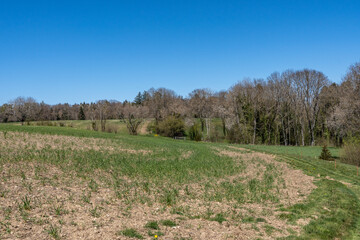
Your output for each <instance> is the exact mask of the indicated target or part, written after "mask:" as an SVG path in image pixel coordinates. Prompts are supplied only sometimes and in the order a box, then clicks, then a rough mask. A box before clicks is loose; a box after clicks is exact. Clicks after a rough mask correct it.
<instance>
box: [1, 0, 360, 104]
mask: <svg viewBox="0 0 360 240" xmlns="http://www.w3.org/2000/svg"><path fill="white" fill-rule="evenodd" d="M358 61H360V1H359V0H354V1H346V0H338V1H331V0H324V1H315V0H313V1H306V0H298V1H295V0H286V1H285V0H284V1H270V0H269V1H255V0H254V1H250V0H249V1H240V0H235V1H232V0H219V1H211V0H204V1H197V0H179V1H175V0H164V1H160V0H152V1H150V0H144V1H139V0H126V1H125V0H123V1H121V0H117V1H100V0H99V1H91V0H86V1H80V0H71V1H66V0H51V1H50V0H44V1H31V0H26V1H17V0H0V86H1V94H0V104H3V103H5V102H8V101H9V100H12V99H14V98H16V97H18V96H25V97H27V96H31V97H33V98H35V99H36V100H37V101H45V102H46V103H49V104H56V103H60V102H61V103H65V102H68V103H79V102H83V101H86V102H89V101H96V100H99V99H109V100H110V99H115V100H119V101H123V100H124V99H128V100H133V99H134V97H135V95H136V94H137V93H138V92H139V91H143V90H147V89H149V88H150V87H155V88H158V87H166V88H169V89H172V90H174V91H175V92H177V93H178V94H180V95H183V96H187V94H188V93H189V92H191V91H192V90H194V89H196V88H210V89H212V90H214V91H218V90H225V89H228V88H229V87H231V86H232V85H233V84H235V83H236V82H237V81H239V80H242V79H243V78H245V77H251V78H266V77H267V76H269V75H270V74H271V73H272V72H274V71H280V72H281V71H283V70H286V69H302V68H311V69H316V70H319V71H322V72H323V73H325V74H326V75H327V76H328V77H329V79H330V80H331V81H333V82H340V81H341V78H342V77H343V75H344V74H345V73H346V70H347V68H348V67H349V65H350V64H353V63H355V62H358Z"/></svg>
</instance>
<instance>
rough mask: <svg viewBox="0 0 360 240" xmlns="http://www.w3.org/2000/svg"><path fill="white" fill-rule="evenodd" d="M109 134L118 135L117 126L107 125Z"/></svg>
mask: <svg viewBox="0 0 360 240" xmlns="http://www.w3.org/2000/svg"><path fill="white" fill-rule="evenodd" d="M105 129H106V130H105V131H106V132H108V133H117V132H118V127H117V126H116V125H115V124H107V125H106V128H105Z"/></svg>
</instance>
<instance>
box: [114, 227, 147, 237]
mask: <svg viewBox="0 0 360 240" xmlns="http://www.w3.org/2000/svg"><path fill="white" fill-rule="evenodd" d="M118 235H124V236H126V237H131V238H137V239H144V237H143V236H142V235H141V234H140V233H138V232H137V231H136V230H135V229H133V228H127V229H125V230H122V231H120V232H119V233H118Z"/></svg>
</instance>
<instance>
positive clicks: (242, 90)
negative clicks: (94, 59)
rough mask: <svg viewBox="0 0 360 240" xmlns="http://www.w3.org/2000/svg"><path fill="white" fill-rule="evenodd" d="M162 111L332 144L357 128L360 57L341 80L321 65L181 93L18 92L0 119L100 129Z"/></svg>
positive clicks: (209, 131) (262, 139) (286, 139)
mask: <svg viewBox="0 0 360 240" xmlns="http://www.w3.org/2000/svg"><path fill="white" fill-rule="evenodd" d="M169 116H171V117H173V118H174V117H175V118H179V119H182V120H184V122H185V123H186V125H188V126H189V127H191V126H193V125H195V124H197V122H199V128H201V130H202V131H203V132H206V137H207V139H209V140H210V139H211V136H213V135H216V134H218V133H217V131H219V130H218V129H217V128H215V126H214V123H213V121H212V119H214V118H216V119H219V121H220V122H221V132H222V136H224V138H225V137H226V138H227V139H228V140H229V141H231V142H236V143H251V144H281V145H298V146H301V145H302V146H305V145H319V144H323V143H324V142H326V143H332V144H334V145H337V146H339V145H342V144H343V142H344V140H346V139H349V138H356V137H357V138H358V137H359V135H360V62H359V63H355V64H353V65H351V66H350V67H349V69H348V71H347V72H346V74H345V76H344V77H343V80H342V82H341V83H340V84H336V83H331V82H330V81H329V79H328V78H327V76H326V75H325V74H324V73H322V72H320V71H316V70H311V69H303V70H297V71H294V70H286V71H284V72H282V73H279V72H274V73H272V74H271V75H270V76H269V77H268V78H267V79H250V78H247V79H244V80H243V81H240V82H238V83H236V84H234V85H233V86H232V87H231V88H229V89H228V90H226V91H220V92H213V91H211V90H209V89H205V88H204V89H195V90H193V91H192V92H191V93H190V94H189V95H188V96H187V97H182V96H179V95H178V94H176V93H175V92H174V91H173V90H169V89H166V88H158V89H154V88H151V89H149V90H147V91H144V92H142V93H141V92H139V94H138V95H137V96H136V97H135V99H134V100H133V101H124V102H118V101H108V100H100V101H97V102H93V103H85V102H84V103H79V104H73V105H70V104H67V103H65V104H56V105H49V104H46V103H44V102H41V103H38V102H36V101H35V100H34V99H33V98H23V97H18V98H16V99H15V100H13V101H10V102H8V103H6V104H3V105H2V106H1V107H0V121H1V122H22V123H24V122H27V121H52V120H85V119H86V120H91V121H93V122H95V121H97V122H99V123H100V126H99V127H100V128H101V129H105V125H106V120H107V119H123V120H127V121H128V123H129V122H130V123H134V124H137V125H139V121H138V120H139V119H143V118H153V119H154V122H155V125H156V124H160V123H161V122H164V120H166V119H167V118H168V117H169ZM194 119H195V120H196V119H198V120H197V121H194ZM135 132H136V129H135Z"/></svg>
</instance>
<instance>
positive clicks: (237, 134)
mask: <svg viewBox="0 0 360 240" xmlns="http://www.w3.org/2000/svg"><path fill="white" fill-rule="evenodd" d="M227 140H228V141H229V143H241V130H240V128H239V126H237V125H234V126H233V127H232V128H231V129H230V130H229V131H228V135H227Z"/></svg>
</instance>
